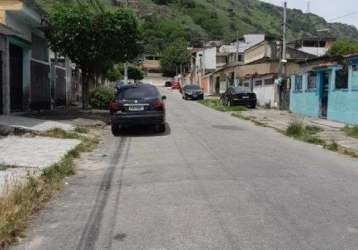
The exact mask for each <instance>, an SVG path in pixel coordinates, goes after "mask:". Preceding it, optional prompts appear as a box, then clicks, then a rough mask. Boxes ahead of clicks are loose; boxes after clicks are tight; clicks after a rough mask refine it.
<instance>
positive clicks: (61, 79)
mask: <svg viewBox="0 0 358 250" xmlns="http://www.w3.org/2000/svg"><path fill="white" fill-rule="evenodd" d="M55 104H56V106H64V105H66V69H65V68H62V67H59V66H56V87H55Z"/></svg>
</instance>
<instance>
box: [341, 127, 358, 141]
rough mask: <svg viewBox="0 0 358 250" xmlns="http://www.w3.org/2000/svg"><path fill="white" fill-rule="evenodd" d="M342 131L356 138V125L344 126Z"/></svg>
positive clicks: (357, 132)
mask: <svg viewBox="0 0 358 250" xmlns="http://www.w3.org/2000/svg"><path fill="white" fill-rule="evenodd" d="M343 131H344V133H345V134H346V135H347V136H350V137H354V138H358V126H353V127H350V126H346V127H345V128H344V129H343Z"/></svg>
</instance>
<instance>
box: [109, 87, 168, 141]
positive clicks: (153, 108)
mask: <svg viewBox="0 0 358 250" xmlns="http://www.w3.org/2000/svg"><path fill="white" fill-rule="evenodd" d="M165 99H166V97H165V96H161V95H160V93H159V91H158V89H157V88H156V87H155V86H153V85H151V84H140V83H139V84H131V85H125V86H123V87H122V88H121V91H120V92H119V93H118V94H117V95H116V96H115V98H114V99H113V100H112V102H111V103H110V113H111V122H112V133H113V135H115V136H118V135H120V133H121V131H122V129H123V128H127V127H132V126H136V125H142V126H152V127H154V128H155V130H156V131H157V132H160V133H162V132H164V131H165V103H164V100H165Z"/></svg>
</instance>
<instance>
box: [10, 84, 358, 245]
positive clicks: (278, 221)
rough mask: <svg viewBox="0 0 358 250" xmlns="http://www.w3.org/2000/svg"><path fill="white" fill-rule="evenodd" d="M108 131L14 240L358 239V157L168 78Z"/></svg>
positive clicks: (218, 241) (207, 241) (248, 241)
mask: <svg viewBox="0 0 358 250" xmlns="http://www.w3.org/2000/svg"><path fill="white" fill-rule="evenodd" d="M164 92H165V93H166V94H167V96H168V100H167V110H168V117H167V118H168V124H169V127H170V129H169V131H168V132H167V133H166V134H164V135H156V134H152V133H151V132H149V131H129V133H127V134H126V136H124V137H121V138H118V137H117V138H116V137H112V136H111V135H109V134H108V135H107V137H106V138H105V140H104V142H103V143H102V144H101V145H100V146H99V148H98V149H97V150H96V151H95V152H94V153H92V154H89V155H87V156H86V157H84V159H82V160H81V161H79V163H78V164H79V171H78V174H77V175H76V176H74V177H71V178H70V179H69V180H68V182H69V183H68V185H66V188H65V190H64V191H63V192H62V193H61V194H60V195H59V196H58V197H57V198H56V199H55V200H54V201H52V202H51V203H50V205H49V207H48V208H47V209H45V210H44V211H42V212H41V213H40V214H39V215H38V216H37V217H36V218H35V219H34V222H33V223H32V225H31V226H30V227H29V230H28V232H27V238H25V239H24V240H22V241H21V243H20V244H19V245H18V246H15V247H14V248H13V249H51V250H54V249H86V250H91V249H151V250H164V249H168V250H169V249H285V250H287V249H305V250H308V249H339V250H341V249H358V162H357V160H354V159H351V158H348V157H345V156H342V155H338V154H336V153H333V152H329V151H326V150H323V149H321V148H319V147H318V146H314V145H309V144H305V143H302V142H299V141H295V140H292V139H290V138H287V137H285V136H283V135H280V134H278V133H277V132H274V131H273V130H271V129H269V128H261V127H256V126H255V125H253V124H251V123H250V122H247V121H242V120H240V119H237V118H234V117H231V116H230V115H228V114H225V113H220V112H216V111H213V110H211V109H208V108H206V107H204V106H202V105H200V104H198V103H195V102H191V101H183V100H181V98H180V96H179V94H178V93H173V92H170V91H167V90H164Z"/></svg>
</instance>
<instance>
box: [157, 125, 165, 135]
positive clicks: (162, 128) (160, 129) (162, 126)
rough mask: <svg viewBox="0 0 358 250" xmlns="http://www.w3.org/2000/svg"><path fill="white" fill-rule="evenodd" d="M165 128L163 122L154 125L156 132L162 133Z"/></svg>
mask: <svg viewBox="0 0 358 250" xmlns="http://www.w3.org/2000/svg"><path fill="white" fill-rule="evenodd" d="M165 129H166V127H165V124H158V125H156V126H155V131H156V132H157V133H164V132H165Z"/></svg>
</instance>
